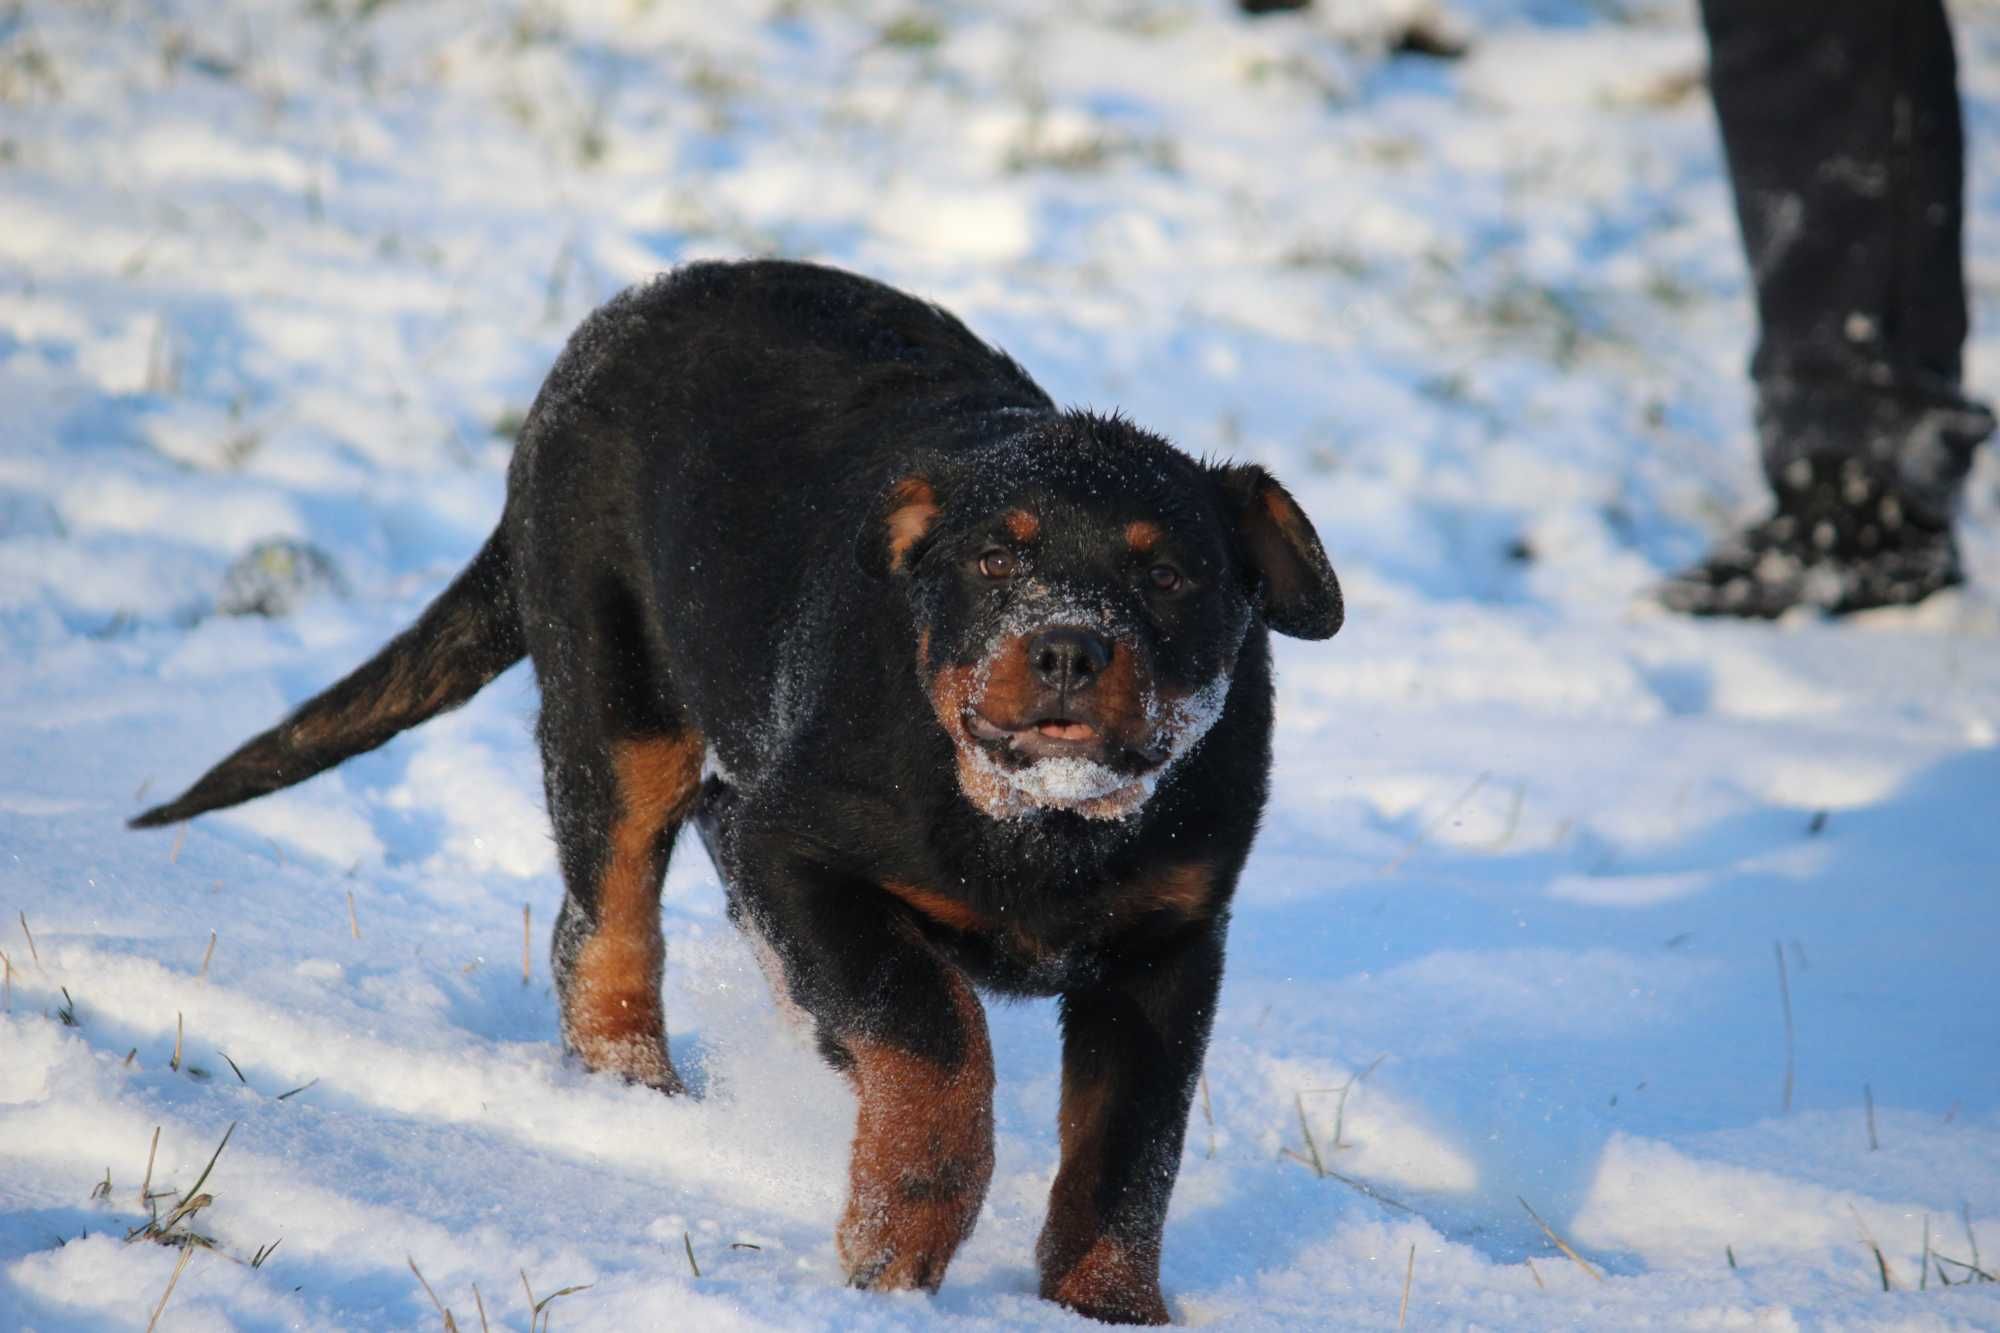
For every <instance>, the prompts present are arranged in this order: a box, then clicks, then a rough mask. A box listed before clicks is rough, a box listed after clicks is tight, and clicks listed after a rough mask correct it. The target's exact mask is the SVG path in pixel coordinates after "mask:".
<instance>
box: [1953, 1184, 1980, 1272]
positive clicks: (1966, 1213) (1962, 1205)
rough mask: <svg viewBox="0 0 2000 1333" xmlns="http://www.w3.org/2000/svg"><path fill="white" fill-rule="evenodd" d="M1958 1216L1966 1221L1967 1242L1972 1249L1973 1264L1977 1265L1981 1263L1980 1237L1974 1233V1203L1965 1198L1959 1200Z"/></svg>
mask: <svg viewBox="0 0 2000 1333" xmlns="http://www.w3.org/2000/svg"><path fill="white" fill-rule="evenodd" d="M1958 1216H1959V1220H1960V1221H1962V1222H1964V1223H1965V1243H1966V1246H1967V1247H1968V1248H1970V1249H1971V1251H1972V1263H1973V1266H1974V1267H1977V1266H1978V1264H1979V1237H1977V1236H1975V1235H1973V1234H1972V1205H1971V1204H1969V1203H1967V1202H1966V1201H1965V1200H1964V1199H1960V1200H1959V1201H1958Z"/></svg>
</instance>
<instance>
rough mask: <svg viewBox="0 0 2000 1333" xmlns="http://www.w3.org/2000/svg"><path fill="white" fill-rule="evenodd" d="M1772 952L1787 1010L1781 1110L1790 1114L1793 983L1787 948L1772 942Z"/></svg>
mask: <svg viewBox="0 0 2000 1333" xmlns="http://www.w3.org/2000/svg"><path fill="white" fill-rule="evenodd" d="M1771 951H1772V952H1773V953H1775V954H1776V955H1777V956H1778V1001H1779V1003H1780V1004H1782V1005H1783V1006H1784V1010H1785V1097H1784V1101H1783V1102H1782V1103H1781V1105H1780V1108H1779V1109H1781V1110H1783V1111H1784V1112H1786V1113H1787V1114H1789V1113H1790V1112H1791V1109H1792V1083H1793V1081H1794V1072H1795V1066H1794V1063H1793V1059H1792V983H1791V981H1790V979H1789V978H1787V977H1786V976H1785V946H1784V945H1782V944H1780V943H1778V941H1776V940H1772V941H1771Z"/></svg>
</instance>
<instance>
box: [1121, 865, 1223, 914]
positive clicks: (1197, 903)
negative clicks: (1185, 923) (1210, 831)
mask: <svg viewBox="0 0 2000 1333" xmlns="http://www.w3.org/2000/svg"><path fill="white" fill-rule="evenodd" d="M1214 909H1215V867H1214V866H1212V865H1210V864H1208V863H1207V862H1206V861H1188V862H1184V863H1183V864H1181V865H1173V866H1167V867H1166V868H1165V869H1163V870H1160V871H1159V872H1157V873H1156V874H1152V875H1149V876H1146V877H1144V878H1141V879H1136V880H1133V881H1131V882H1129V883H1127V884H1125V885H1123V886H1121V891H1120V893H1119V895H1118V898H1117V901H1116V902H1115V903H1114V905H1113V911H1114V913H1115V915H1116V916H1117V917H1118V918H1119V919H1120V920H1130V919H1132V918H1134V917H1138V916H1144V915H1145V914H1147V913H1149V912H1171V913H1173V914H1174V915H1176V916H1180V917H1184V918H1186V919H1188V920H1195V919H1197V918H1200V917H1205V916H1208V915H1209V914H1210V913H1211V912H1212V911H1214Z"/></svg>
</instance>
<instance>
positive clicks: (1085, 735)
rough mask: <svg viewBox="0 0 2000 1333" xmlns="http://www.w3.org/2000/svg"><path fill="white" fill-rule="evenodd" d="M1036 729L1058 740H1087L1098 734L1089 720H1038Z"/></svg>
mask: <svg viewBox="0 0 2000 1333" xmlns="http://www.w3.org/2000/svg"><path fill="white" fill-rule="evenodd" d="M1035 730H1036V731H1039V732H1040V733H1042V735H1044V736H1047V737H1048V738H1049V739H1051V740H1058V741H1087V740H1089V739H1090V738H1091V737H1092V736H1095V735H1096V734H1097V731H1096V729H1095V728H1093V727H1092V726H1091V725H1090V724H1089V723H1088V722H1038V723H1036V724H1035Z"/></svg>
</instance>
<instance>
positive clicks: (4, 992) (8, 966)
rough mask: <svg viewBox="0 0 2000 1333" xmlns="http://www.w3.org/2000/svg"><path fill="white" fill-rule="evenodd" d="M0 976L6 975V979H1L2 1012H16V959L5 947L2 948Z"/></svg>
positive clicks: (0, 1008) (0, 1009) (0, 1002)
mask: <svg viewBox="0 0 2000 1333" xmlns="http://www.w3.org/2000/svg"><path fill="white" fill-rule="evenodd" d="M0 976H4V977H5V980H0V1012H5V1013H10V1014H11V1013H13V1012H14V960H13V959H11V958H9V957H8V956H7V953H6V950H4V949H0Z"/></svg>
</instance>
